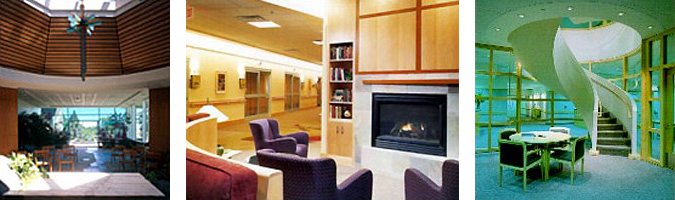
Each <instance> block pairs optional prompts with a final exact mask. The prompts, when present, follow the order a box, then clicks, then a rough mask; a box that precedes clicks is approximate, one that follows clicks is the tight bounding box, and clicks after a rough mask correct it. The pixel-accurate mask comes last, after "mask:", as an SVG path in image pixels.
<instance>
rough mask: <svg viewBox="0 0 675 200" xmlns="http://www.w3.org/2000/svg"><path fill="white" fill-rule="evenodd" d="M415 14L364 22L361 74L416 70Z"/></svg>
mask: <svg viewBox="0 0 675 200" xmlns="http://www.w3.org/2000/svg"><path fill="white" fill-rule="evenodd" d="M415 24H416V14H415V12H406V13H399V14H394V15H387V16H381V17H373V18H366V19H362V20H361V21H360V23H359V49H358V56H359V60H358V66H359V68H358V70H359V72H374V71H407V70H415V45H416V42H415V35H416V32H415V28H414V27H415Z"/></svg>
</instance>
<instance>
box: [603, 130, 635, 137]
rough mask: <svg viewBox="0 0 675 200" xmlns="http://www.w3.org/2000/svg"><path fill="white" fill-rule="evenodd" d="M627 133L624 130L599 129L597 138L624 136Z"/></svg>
mask: <svg viewBox="0 0 675 200" xmlns="http://www.w3.org/2000/svg"><path fill="white" fill-rule="evenodd" d="M627 136H628V133H627V132H626V131H624V130H599V131H598V138H600V137H603V138H626V137H627Z"/></svg>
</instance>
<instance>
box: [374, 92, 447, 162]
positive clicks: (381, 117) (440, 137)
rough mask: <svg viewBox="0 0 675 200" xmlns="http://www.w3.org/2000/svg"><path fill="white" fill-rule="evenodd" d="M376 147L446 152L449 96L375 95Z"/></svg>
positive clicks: (425, 152) (432, 153)
mask: <svg viewBox="0 0 675 200" xmlns="http://www.w3.org/2000/svg"><path fill="white" fill-rule="evenodd" d="M372 119H373V122H372V123H373V124H372V125H373V126H372V127H373V130H372V131H373V132H372V134H373V135H372V136H373V140H372V141H373V142H372V145H373V146H374V147H379V148H386V149H394V150H401V151H408V152H414V153H423V154H430V155H440V156H445V155H446V148H447V146H446V136H447V96H446V95H423V94H384V93H374V94H373V118H372Z"/></svg>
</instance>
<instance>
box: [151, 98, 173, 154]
mask: <svg viewBox="0 0 675 200" xmlns="http://www.w3.org/2000/svg"><path fill="white" fill-rule="evenodd" d="M169 110H170V98H169V88H168V87H167V88H158V89H150V110H149V113H150V149H152V150H157V151H168V150H169V138H170V137H169V136H170V134H169V132H170V130H169V114H170V111H169Z"/></svg>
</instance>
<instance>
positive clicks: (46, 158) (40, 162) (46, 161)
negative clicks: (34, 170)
mask: <svg viewBox="0 0 675 200" xmlns="http://www.w3.org/2000/svg"><path fill="white" fill-rule="evenodd" d="M33 154H34V155H33V159H34V160H35V165H37V167H38V168H39V167H42V166H47V167H49V171H50V172H51V171H52V168H53V166H52V160H53V157H52V152H51V151H49V149H42V150H35V152H33Z"/></svg>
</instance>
